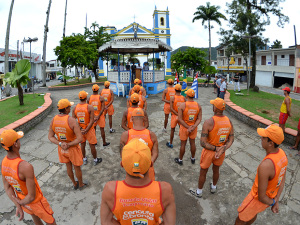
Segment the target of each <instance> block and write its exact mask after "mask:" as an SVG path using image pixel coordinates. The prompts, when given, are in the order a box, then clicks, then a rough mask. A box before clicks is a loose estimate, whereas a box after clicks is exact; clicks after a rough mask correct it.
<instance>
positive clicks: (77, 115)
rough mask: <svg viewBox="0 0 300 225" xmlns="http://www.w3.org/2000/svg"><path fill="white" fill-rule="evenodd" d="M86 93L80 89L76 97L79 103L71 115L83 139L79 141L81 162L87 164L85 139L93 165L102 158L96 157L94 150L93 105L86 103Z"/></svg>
mask: <svg viewBox="0 0 300 225" xmlns="http://www.w3.org/2000/svg"><path fill="white" fill-rule="evenodd" d="M87 96H88V93H87V92H85V91H80V92H79V94H78V97H79V99H80V103H78V104H77V105H76V106H75V107H74V109H73V112H72V116H73V118H74V119H76V120H77V122H78V124H79V126H80V131H81V133H82V136H83V141H82V142H81V144H80V146H81V151H82V155H83V164H84V165H86V164H87V157H86V153H85V146H86V141H88V142H89V145H90V148H91V153H92V155H93V158H94V166H96V165H97V164H99V163H101V162H102V158H98V157H97V151H96V146H95V145H96V144H97V138H96V132H95V129H94V108H93V106H91V105H89V104H87V103H86V100H87Z"/></svg>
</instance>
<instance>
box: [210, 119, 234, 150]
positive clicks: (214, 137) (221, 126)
mask: <svg viewBox="0 0 300 225" xmlns="http://www.w3.org/2000/svg"><path fill="white" fill-rule="evenodd" d="M212 118H213V120H214V127H213V129H212V130H211V131H209V133H208V137H207V141H208V143H209V144H211V145H214V146H218V147H219V146H222V145H224V144H225V143H226V141H227V139H228V137H229V134H230V132H231V129H232V127H231V123H230V120H229V119H228V117H227V116H213V117H212Z"/></svg>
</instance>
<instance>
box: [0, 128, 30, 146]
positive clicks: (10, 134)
mask: <svg viewBox="0 0 300 225" xmlns="http://www.w3.org/2000/svg"><path fill="white" fill-rule="evenodd" d="M23 136H24V133H23V131H18V132H16V131H14V130H5V131H3V132H2V133H1V135H0V141H1V145H2V147H3V148H5V149H6V150H9V147H11V146H13V144H14V143H15V142H16V141H17V140H18V139H20V138H22V137H23Z"/></svg>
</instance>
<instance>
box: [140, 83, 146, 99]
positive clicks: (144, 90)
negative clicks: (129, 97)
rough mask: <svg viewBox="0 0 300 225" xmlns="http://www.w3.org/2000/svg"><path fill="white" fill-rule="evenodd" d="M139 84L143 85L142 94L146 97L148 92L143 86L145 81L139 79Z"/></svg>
mask: <svg viewBox="0 0 300 225" xmlns="http://www.w3.org/2000/svg"><path fill="white" fill-rule="evenodd" d="M139 85H140V87H141V94H142V95H143V96H144V97H146V95H147V93H146V89H145V88H144V87H143V82H142V81H141V80H139Z"/></svg>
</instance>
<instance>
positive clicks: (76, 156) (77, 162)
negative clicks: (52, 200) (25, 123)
mask: <svg viewBox="0 0 300 225" xmlns="http://www.w3.org/2000/svg"><path fill="white" fill-rule="evenodd" d="M73 104H74V102H69V100H68V99H61V100H59V102H58V104H57V108H58V111H59V114H58V115H56V116H55V117H54V118H53V119H52V121H51V123H50V127H49V134H48V138H49V140H50V141H51V142H52V143H54V144H56V145H57V146H58V158H59V162H61V163H65V164H66V166H67V173H68V176H69V178H70V179H71V181H72V183H73V185H74V189H75V190H77V189H78V188H79V189H80V190H81V189H83V188H84V187H86V186H87V183H83V181H82V172H81V168H80V166H81V165H82V164H83V161H82V158H83V157H82V151H81V149H80V146H79V143H80V142H82V141H83V137H82V134H81V131H80V127H79V125H78V123H77V121H76V120H75V119H74V118H73V117H70V116H69V113H70V112H71V106H72V105H73ZM55 135H56V137H57V138H56V137H55ZM73 166H74V170H75V175H76V177H77V179H78V181H75V177H74V173H73Z"/></svg>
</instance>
